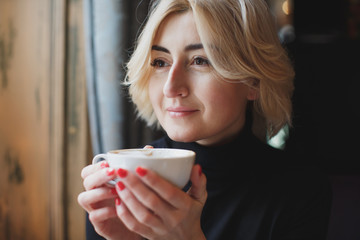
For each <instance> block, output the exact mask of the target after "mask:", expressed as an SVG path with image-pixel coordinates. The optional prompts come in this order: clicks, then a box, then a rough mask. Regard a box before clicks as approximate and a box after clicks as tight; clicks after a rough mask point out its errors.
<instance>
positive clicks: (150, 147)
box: [144, 145, 154, 149]
mask: <svg viewBox="0 0 360 240" xmlns="http://www.w3.org/2000/svg"><path fill="white" fill-rule="evenodd" d="M152 148H154V147H153V146H151V145H146V146H145V147H144V149H152Z"/></svg>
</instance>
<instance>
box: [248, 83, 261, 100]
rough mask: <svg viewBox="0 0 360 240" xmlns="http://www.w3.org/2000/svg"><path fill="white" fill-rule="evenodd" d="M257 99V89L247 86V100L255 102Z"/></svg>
mask: <svg viewBox="0 0 360 240" xmlns="http://www.w3.org/2000/svg"><path fill="white" fill-rule="evenodd" d="M258 98H259V89H258V88H255V87H250V86H249V91H248V94H247V100H249V101H254V100H257V99H258Z"/></svg>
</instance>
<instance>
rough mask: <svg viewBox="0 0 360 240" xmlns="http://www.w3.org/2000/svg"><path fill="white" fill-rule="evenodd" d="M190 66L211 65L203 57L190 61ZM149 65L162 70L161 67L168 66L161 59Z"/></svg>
mask: <svg viewBox="0 0 360 240" xmlns="http://www.w3.org/2000/svg"><path fill="white" fill-rule="evenodd" d="M195 63H197V64H195ZM191 64H194V65H200V66H204V65H209V66H210V65H211V64H210V61H209V60H208V59H206V58H204V57H199V56H197V57H194V59H193V60H192V61H191ZM150 65H151V66H152V67H155V68H162V67H167V66H168V65H169V64H168V63H166V62H165V61H164V60H161V59H154V60H153V61H152V62H151V63H150Z"/></svg>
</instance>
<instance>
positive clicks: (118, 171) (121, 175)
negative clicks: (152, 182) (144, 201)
mask: <svg viewBox="0 0 360 240" xmlns="http://www.w3.org/2000/svg"><path fill="white" fill-rule="evenodd" d="M127 173H128V172H127V170H125V169H122V168H119V169H118V170H117V174H118V175H119V177H121V178H124V177H126V176H127Z"/></svg>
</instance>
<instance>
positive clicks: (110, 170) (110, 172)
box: [106, 168, 115, 176]
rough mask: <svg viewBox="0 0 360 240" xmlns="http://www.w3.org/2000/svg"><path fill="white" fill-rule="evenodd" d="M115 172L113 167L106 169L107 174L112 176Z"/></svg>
mask: <svg viewBox="0 0 360 240" xmlns="http://www.w3.org/2000/svg"><path fill="white" fill-rule="evenodd" d="M114 173H115V169H113V168H109V169H106V175H108V176H112V175H114Z"/></svg>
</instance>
